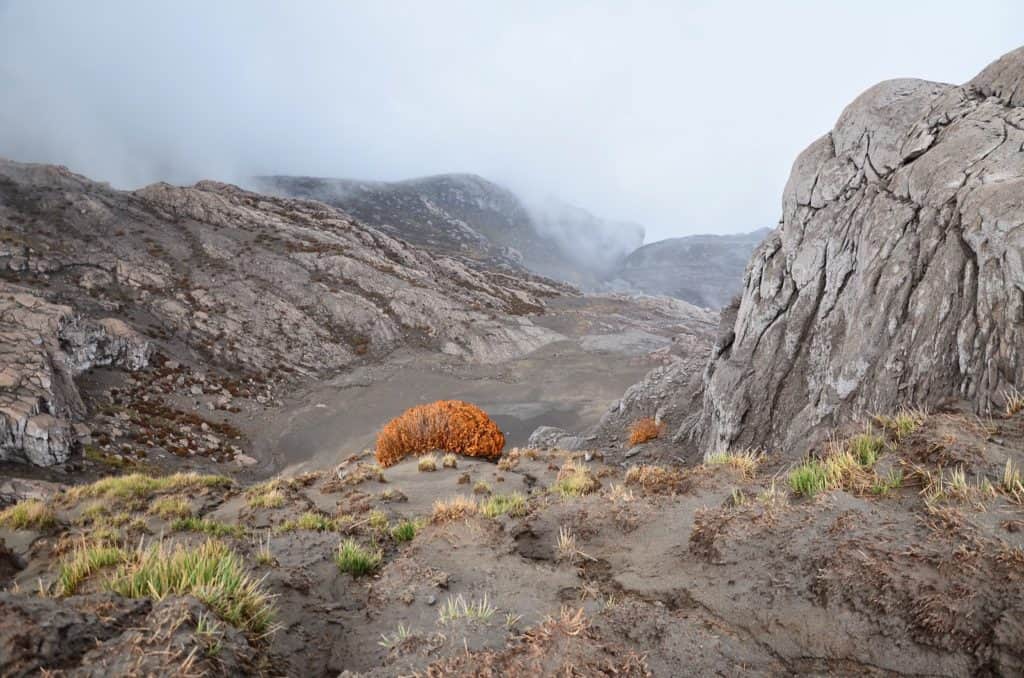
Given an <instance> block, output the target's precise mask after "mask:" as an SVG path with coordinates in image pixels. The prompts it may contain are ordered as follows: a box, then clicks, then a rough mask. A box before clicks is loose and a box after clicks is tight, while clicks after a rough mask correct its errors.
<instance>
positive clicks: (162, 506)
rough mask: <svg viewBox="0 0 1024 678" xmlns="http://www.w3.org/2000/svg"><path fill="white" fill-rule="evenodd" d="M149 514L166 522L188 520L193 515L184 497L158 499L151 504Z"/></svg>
mask: <svg viewBox="0 0 1024 678" xmlns="http://www.w3.org/2000/svg"><path fill="white" fill-rule="evenodd" d="M147 513H149V514H150V515H154V516H157V517H158V518H163V519H164V520H170V519H172V518H187V517H189V516H191V515H192V507H191V506H190V505H189V503H188V500H187V499H185V498H184V497H177V496H172V497H158V498H157V499H156V500H155V501H154V502H153V503H152V504H150V506H149V511H147Z"/></svg>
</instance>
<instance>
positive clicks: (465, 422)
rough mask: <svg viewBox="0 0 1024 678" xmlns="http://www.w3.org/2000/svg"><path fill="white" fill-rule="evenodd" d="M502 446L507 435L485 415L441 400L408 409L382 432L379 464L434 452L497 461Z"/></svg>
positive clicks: (471, 407)
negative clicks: (438, 451) (452, 453)
mask: <svg viewBox="0 0 1024 678" xmlns="http://www.w3.org/2000/svg"><path fill="white" fill-rule="evenodd" d="M503 447H505V434H503V433H502V432H501V429H499V428H498V425H497V424H495V423H494V422H493V421H492V420H491V418H490V417H488V416H487V413H486V412H484V411H483V410H481V409H480V408H479V407H477V406H476V405H471V404H470V403H464V402H462V401H461V400H438V401H437V402H433V403H430V404H427V405H417V406H416V407H411V408H409V409H408V410H406V411H405V412H403V413H402V414H401V415H399V416H397V417H395V418H394V419H392V420H391V421H389V422H388V423H387V425H386V426H385V427H384V428H382V429H381V431H380V433H379V434H378V435H377V462H378V463H379V464H380V465H381V466H384V467H387V466H392V465H393V464H397V463H398V462H399V461H401V460H402V459H404V458H405V457H407V456H409V455H410V454H416V455H419V454H424V453H426V452H430V451H431V450H445V451H447V452H458V453H461V454H465V455H467V456H470V457H486V458H487V459H497V458H498V457H500V456H501V450H502V448H503Z"/></svg>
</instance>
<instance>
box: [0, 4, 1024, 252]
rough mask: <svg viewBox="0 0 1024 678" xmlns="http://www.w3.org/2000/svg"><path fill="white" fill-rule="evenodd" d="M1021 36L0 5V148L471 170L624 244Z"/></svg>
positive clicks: (891, 25)
mask: <svg viewBox="0 0 1024 678" xmlns="http://www.w3.org/2000/svg"><path fill="white" fill-rule="evenodd" d="M634 4H635V5H638V6H637V7H633V6H632V5H634ZM296 8H297V9H296ZM1021 26H1024V3H1020V2H1019V0H1002V1H999V0H988V1H986V0H976V1H975V2H971V3H966V2H963V1H962V0H958V1H935V0H933V1H929V2H923V1H922V2H899V3H896V2H892V1H891V0H887V1H885V2H881V1H875V0H861V1H860V2H856V3H833V2H830V3H822V2H811V1H809V0H808V1H807V2H795V1H794V2H770V3H765V2H755V1H750V2H686V3H684V2H667V3H655V2H652V3H626V2H622V3H597V2H514V3H500V4H499V3H490V2H479V0H477V1H466V2H420V3H411V2H362V3H357V2H349V3H345V2H324V3H314V2H304V3H269V2H268V3H262V2H216V3H211V2H186V1H183V0H178V1H176V2H172V3H159V4H158V3H148V2H138V1H137V0H136V1H132V0H125V1H123V2H120V1H119V2H114V1H109V0H108V1H106V2H100V3H92V4H90V5H89V6H87V5H86V3H72V2H44V1H40V0H33V1H31V2H29V1H27V0H26V1H23V2H13V1H11V2H2V0H0V94H2V96H0V155H3V156H6V157H10V158H13V159H17V160H24V161H34V162H51V163H59V164H63V165H67V166H69V167H70V168H71V169H73V170H75V171H78V172H81V173H83V174H86V175H88V176H90V177H93V178H96V179H101V180H106V181H110V182H111V183H112V184H114V185H115V186H119V187H136V186H139V185H143V184H146V183H149V182H152V181H157V180H167V181H172V182H176V183H190V182H193V181H195V180H197V179H200V178H219V179H223V180H228V181H236V182H241V181H243V180H244V179H245V177H248V176H250V175H253V174H303V175H318V176H336V177H350V178H357V179H373V180H397V179H403V178H408V177H415V176H422V175H428V174H433V173H442V172H472V173H477V174H481V175H483V176H485V177H487V178H489V179H492V180H494V181H497V182H499V183H504V184H506V185H508V186H510V187H511V188H513V189H514V190H517V191H520V192H522V193H525V194H530V195H553V196H557V197H558V198H560V199H561V200H564V201H567V202H569V203H572V204H575V205H579V206H581V207H584V208H586V209H587V210H589V211H591V212H593V213H595V214H598V215H600V216H602V217H606V218H609V219H616V220H621V221H625V222H636V223H640V224H643V225H644V226H645V227H646V229H647V239H648V241H650V240H656V239H660V238H664V237H669V236H675V235H684V234H688V233H703V232H717V233H728V232H740V231H750V230H754V229H756V228H760V227H763V226H766V225H768V226H770V225H773V224H774V223H775V222H776V221H777V219H778V216H779V212H780V195H781V191H782V187H783V185H784V183H785V181H786V176H787V174H788V172H789V169H790V166H791V164H792V162H793V159H794V158H795V156H796V154H797V153H798V152H799V151H800V150H801V149H802V148H803V147H804V146H806V145H807V144H808V143H810V142H811V141H812V140H813V139H814V138H815V137H817V136H818V135H820V134H822V133H824V132H825V131H827V130H828V129H829V128H830V127H831V125H832V123H833V122H834V121H835V119H836V118H837V117H838V115H839V113H840V111H841V110H842V107H843V106H844V105H846V104H847V103H848V102H849V101H850V100H851V99H853V97H855V96H856V95H857V94H858V93H859V92H861V91H862V90H864V89H865V88H866V87H868V86H870V85H871V84H873V83H875V82H877V81H879V80H882V79H886V78H892V77H911V76H912V77H923V78H928V79H933V80H942V81H947V82H962V81H965V80H967V79H969V78H970V77H972V76H973V75H974V74H975V73H976V72H977V71H978V70H980V69H981V68H982V67H984V66H985V65H986V64H987V63H989V62H990V61H992V60H993V59H995V58H996V57H998V56H999V55H1001V54H1002V53H1004V52H1006V51H1009V50H1010V49H1013V48H1015V47H1017V46H1019V43H1020V41H1021V38H1022V35H1021V33H1020V27H1021Z"/></svg>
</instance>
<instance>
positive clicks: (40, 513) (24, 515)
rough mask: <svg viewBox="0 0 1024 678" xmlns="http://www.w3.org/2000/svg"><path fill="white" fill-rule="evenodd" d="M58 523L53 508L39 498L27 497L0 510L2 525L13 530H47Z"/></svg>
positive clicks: (0, 523)
mask: <svg viewBox="0 0 1024 678" xmlns="http://www.w3.org/2000/svg"><path fill="white" fill-rule="evenodd" d="M56 524H57V515H56V514H55V513H54V512H53V509H52V508H50V507H49V506H47V505H46V503H45V502H42V501H40V500H38V499H25V500H24V501H19V502H18V503H17V504H15V505H14V506H8V507H7V508H5V509H4V510H3V511H0V526H3V527H6V528H9V529H12V530H45V529H48V528H50V527H53V526H54V525H56Z"/></svg>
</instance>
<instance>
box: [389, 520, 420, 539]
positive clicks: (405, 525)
mask: <svg viewBox="0 0 1024 678" xmlns="http://www.w3.org/2000/svg"><path fill="white" fill-rule="evenodd" d="M419 530H420V524H419V522H417V521H415V520H403V521H402V522H400V523H398V524H397V525H395V526H394V527H392V528H391V538H392V539H394V540H395V541H397V542H405V541H412V540H413V539H415V538H416V533H417V532H419Z"/></svg>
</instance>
